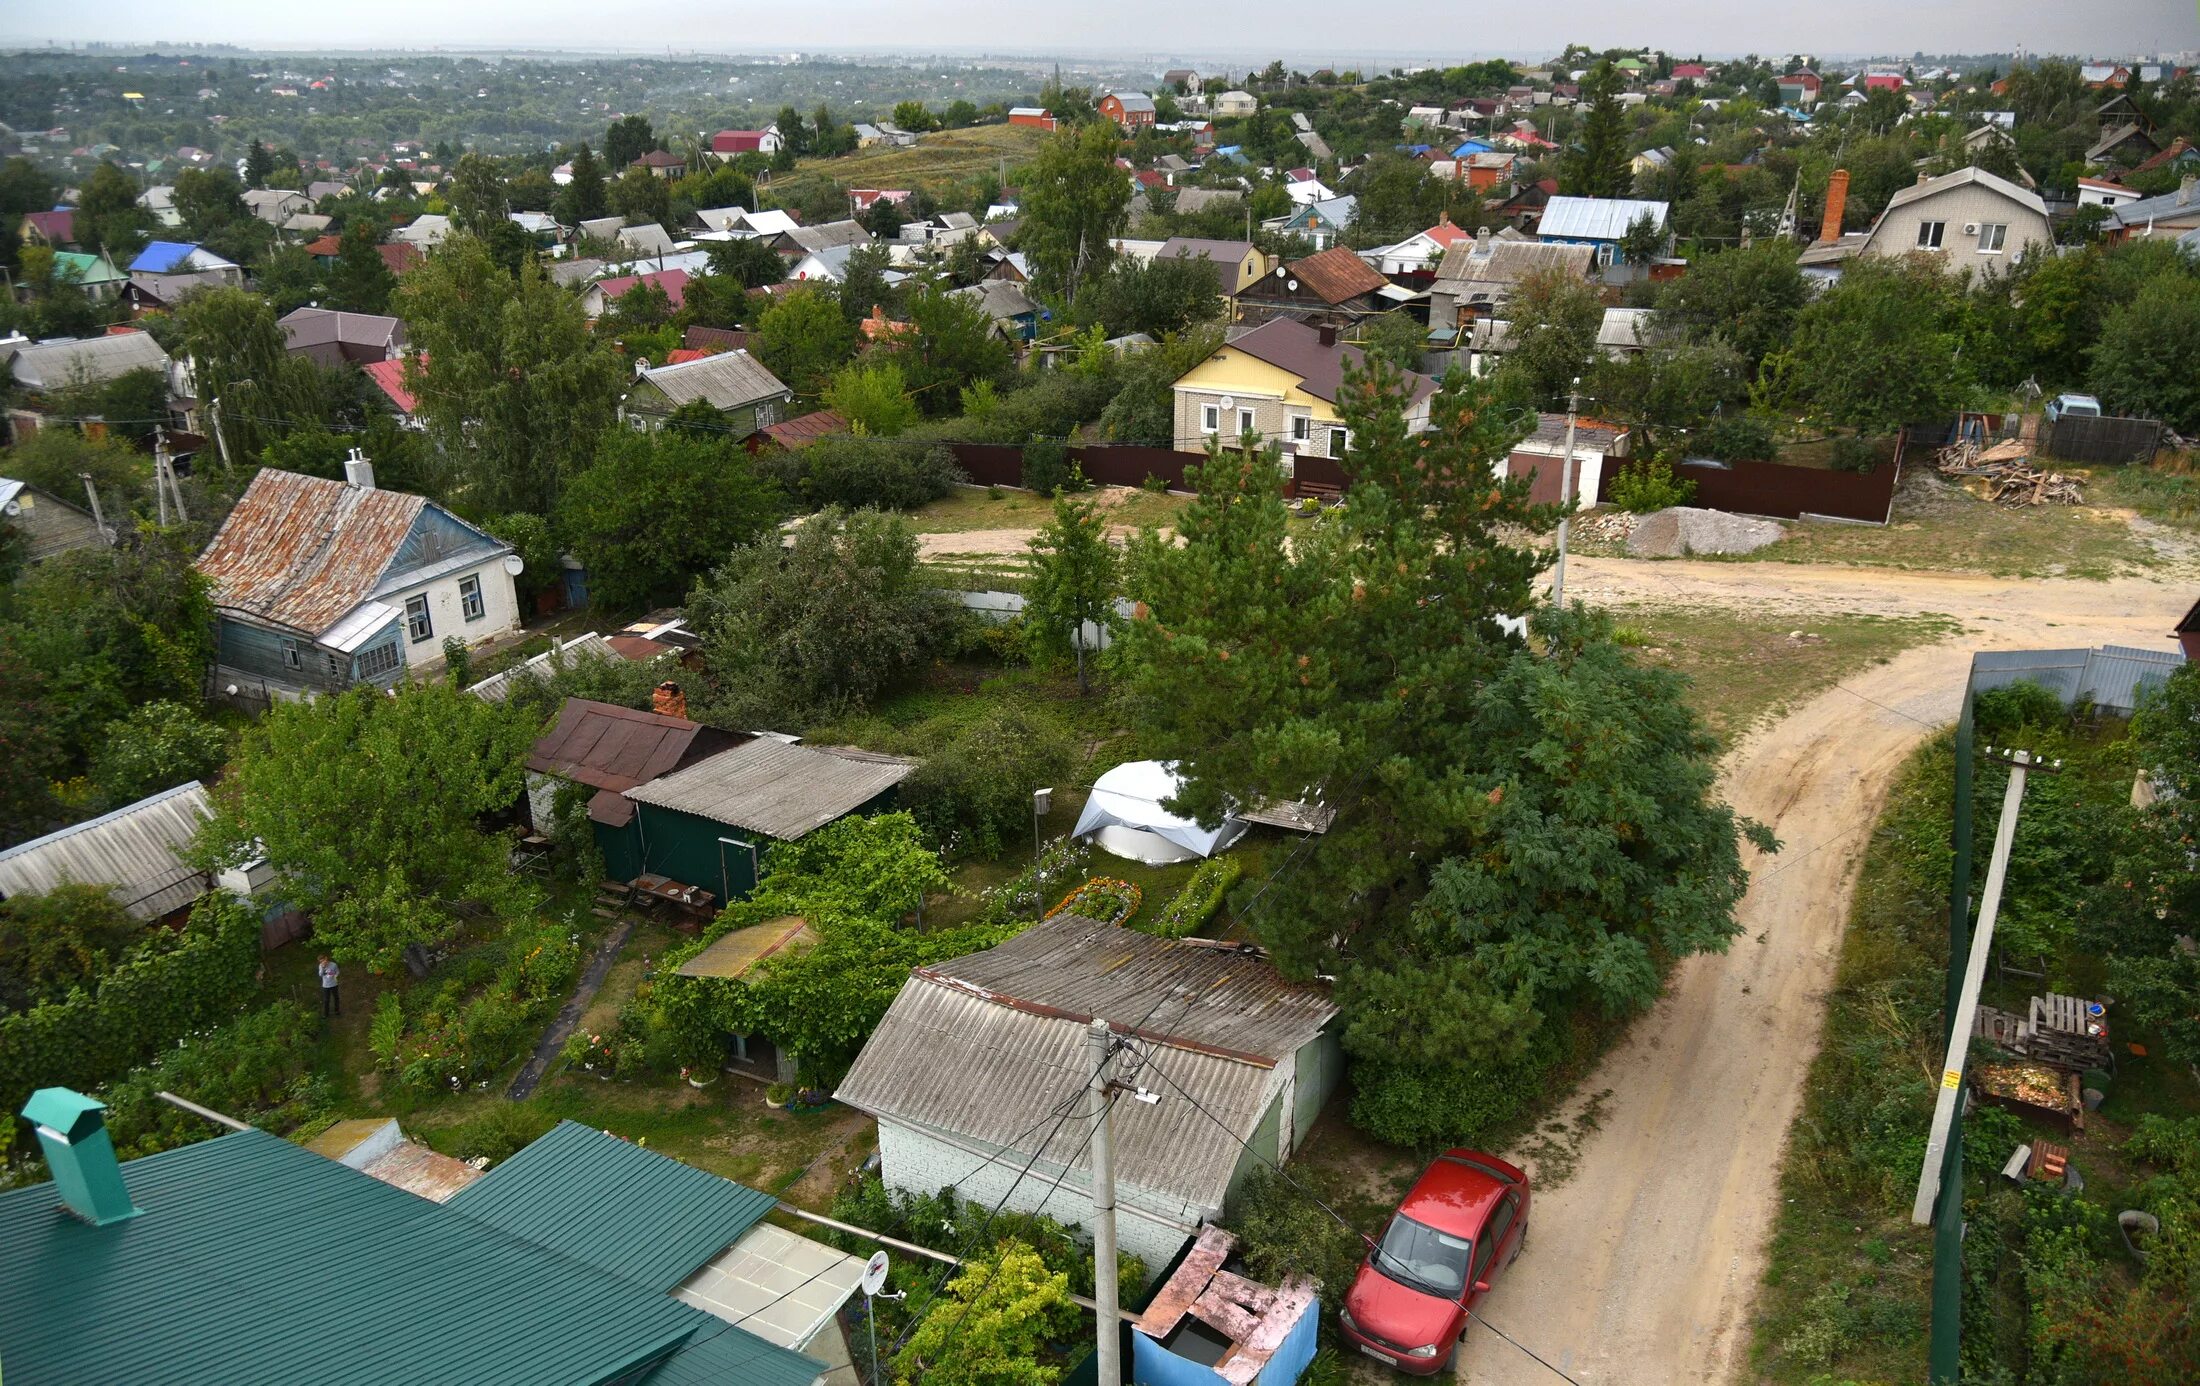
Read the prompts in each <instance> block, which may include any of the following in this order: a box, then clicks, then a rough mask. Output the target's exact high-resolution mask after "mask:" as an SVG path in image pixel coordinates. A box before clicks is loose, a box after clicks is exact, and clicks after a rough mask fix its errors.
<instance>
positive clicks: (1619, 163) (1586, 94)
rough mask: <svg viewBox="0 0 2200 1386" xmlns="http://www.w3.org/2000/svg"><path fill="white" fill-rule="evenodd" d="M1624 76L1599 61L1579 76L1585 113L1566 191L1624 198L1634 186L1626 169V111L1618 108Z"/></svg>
mask: <svg viewBox="0 0 2200 1386" xmlns="http://www.w3.org/2000/svg"><path fill="white" fill-rule="evenodd" d="M1623 81H1624V79H1623V78H1622V77H1621V75H1620V71H1619V69H1618V68H1616V67H1614V66H1612V64H1611V63H1610V62H1607V61H1603V60H1599V61H1598V63H1597V65H1596V66H1595V67H1592V68H1590V69H1589V75H1588V76H1587V77H1586V78H1584V79H1582V83H1581V95H1582V98H1583V99H1584V100H1585V101H1587V102H1588V104H1589V114H1588V115H1587V116H1586V117H1584V118H1583V120H1582V122H1581V146H1580V148H1579V149H1577V150H1575V151H1574V153H1573V155H1572V158H1571V161H1570V162H1571V167H1570V169H1569V170H1568V175H1567V179H1566V182H1567V184H1568V187H1567V189H1566V191H1567V192H1570V193H1573V194H1575V195H1577V196H1580V197H1624V196H1625V195H1626V194H1627V192H1628V190H1629V189H1630V188H1632V187H1633V185H1634V175H1633V174H1632V173H1630V172H1629V171H1628V167H1627V166H1628V163H1629V162H1630V160H1631V158H1632V156H1631V155H1630V154H1629V153H1628V151H1627V113H1626V112H1625V111H1623V110H1621V109H1620V104H1619V91H1620V86H1621V84H1622V82H1623Z"/></svg>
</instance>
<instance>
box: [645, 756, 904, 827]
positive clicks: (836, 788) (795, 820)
mask: <svg viewBox="0 0 2200 1386" xmlns="http://www.w3.org/2000/svg"><path fill="white" fill-rule="evenodd" d="M916 768H917V764H916V762H915V761H912V760H902V759H900V758H898V757H895V756H882V755H874V754H872V753H870V752H851V751H849V750H846V749H843V748H836V747H825V746H789V745H784V744H782V743H780V742H777V741H773V740H771V739H769V738H766V737H759V738H757V739H756V740H754V741H751V742H749V743H748V744H746V745H742V746H736V747H734V748H733V749H732V750H730V751H721V752H719V753H718V754H717V755H714V756H712V757H710V758H709V759H707V760H701V761H697V762H696V763H695V764H693V765H690V766H688V767H687V768H686V769H684V770H679V771H675V772H674V773H672V774H669V775H666V776H663V777H662V778H660V779H656V780H652V781H651V782H649V783H648V784H643V785H637V786H635V787H634V788H632V789H629V790H627V791H626V797H627V798H629V799H632V800H634V801H635V802H637V803H643V804H653V805H655V806H656V807H658V808H667V809H673V810H676V811H678V812H681V813H692V814H694V815H695V816H696V817H698V818H708V819H710V820H711V821H712V822H714V823H725V824H728V825H730V826H732V827H736V828H747V829H748V830H749V831H751V832H758V833H762V834H764V835H765V836H766V837H772V838H777V839H778V840H779V841H781V842H792V841H794V840H795V839H796V838H799V837H801V836H802V835H803V834H805V833H807V832H809V831H811V830H812V829H814V828H822V827H824V826H825V825H826V824H827V823H830V822H832V821H833V820H834V819H836V818H839V817H841V816H843V815H845V814H849V813H853V812H854V811H855V810H857V809H859V808H861V807H863V806H864V805H865V804H867V803H869V802H870V801H871V800H873V799H875V798H877V797H878V796H879V795H881V794H884V793H885V792H886V791H887V790H889V789H892V788H893V787H894V786H895V785H897V784H900V783H901V782H902V781H903V780H905V779H907V778H908V777H909V776H910V775H911V774H912V773H914V772H915V770H916Z"/></svg>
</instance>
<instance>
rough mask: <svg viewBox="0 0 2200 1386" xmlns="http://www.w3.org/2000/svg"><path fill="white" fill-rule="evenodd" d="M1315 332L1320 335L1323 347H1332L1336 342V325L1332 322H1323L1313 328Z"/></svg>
mask: <svg viewBox="0 0 2200 1386" xmlns="http://www.w3.org/2000/svg"><path fill="white" fill-rule="evenodd" d="M1315 334H1316V335H1317V336H1318V337H1320V339H1321V344H1322V345H1323V346H1325V347H1333V346H1335V345H1336V344H1337V327H1336V324H1334V323H1323V324H1322V325H1321V326H1320V327H1318V328H1316V329H1315Z"/></svg>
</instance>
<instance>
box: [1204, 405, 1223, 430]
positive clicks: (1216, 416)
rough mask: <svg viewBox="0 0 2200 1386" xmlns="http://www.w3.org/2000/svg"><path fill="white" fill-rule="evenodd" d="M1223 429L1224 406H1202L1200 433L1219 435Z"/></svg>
mask: <svg viewBox="0 0 2200 1386" xmlns="http://www.w3.org/2000/svg"><path fill="white" fill-rule="evenodd" d="M1221 429H1222V406H1221V405H1218V404H1202V405H1201V406H1199V431H1200V432H1202V433H1217V432H1220V431H1221Z"/></svg>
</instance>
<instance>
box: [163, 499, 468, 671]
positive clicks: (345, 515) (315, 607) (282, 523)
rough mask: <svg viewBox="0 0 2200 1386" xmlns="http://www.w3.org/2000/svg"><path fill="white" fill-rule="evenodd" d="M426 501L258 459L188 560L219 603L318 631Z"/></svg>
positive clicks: (359, 591)
mask: <svg viewBox="0 0 2200 1386" xmlns="http://www.w3.org/2000/svg"><path fill="white" fill-rule="evenodd" d="M427 503H428V502H427V501H426V500H424V499H422V498H421V497H419V496H408V495H406V494H405V493H403V492H402V491H382V490H376V489H373V488H370V487H360V486H353V485H350V484H349V483H346V482H342V481H331V480H329V479H327V478H325V477H317V476H300V475H298V474H297V473H296V472H282V471H277V470H275V469H274V468H273V467H263V468H261V469H260V474H259V475H258V476H255V477H254V478H252V484H251V485H250V486H248V487H246V488H245V493H244V496H243V498H242V499H240V500H239V501H238V502H237V508H236V509H234V510H232V511H230V512H229V518H228V519H227V520H224V521H223V522H222V527H221V530H220V532H219V533H217V534H215V536H214V542H213V543H211V544H208V545H207V546H206V552H205V553H203V554H200V555H199V561H198V564H197V567H198V570H199V571H200V572H201V573H203V574H205V575H206V576H207V577H208V578H211V579H212V580H213V583H214V603H215V605H216V606H219V607H220V608H222V609H223V610H225V611H233V612H236V613H239V614H241V615H244V616H249V617H252V618H254V619H256V620H260V621H265V622H268V623H270V624H273V625H278V626H284V627H287V628H289V629H291V630H295V631H301V632H303V633H305V634H307V635H318V634H320V633H321V632H322V631H324V630H327V629H328V628H329V627H330V626H332V625H334V624H336V622H338V621H339V620H342V619H343V617H344V614H345V613H346V612H348V611H350V610H351V609H352V608H353V607H355V606H357V605H358V604H359V603H360V602H362V601H364V600H365V599H366V598H367V596H368V594H369V593H371V592H373V590H374V586H375V584H376V583H377V582H378V581H380V580H381V577H382V573H383V571H384V570H385V569H387V568H388V567H389V566H390V560H391V559H393V558H395V557H396V556H397V551H398V549H399V548H400V547H401V546H402V545H403V544H404V542H405V536H406V535H408V534H410V533H411V532H412V527H413V523H414V522H415V521H416V520H418V519H419V518H420V512H421V509H422V508H423V507H424V506H426V505H427Z"/></svg>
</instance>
